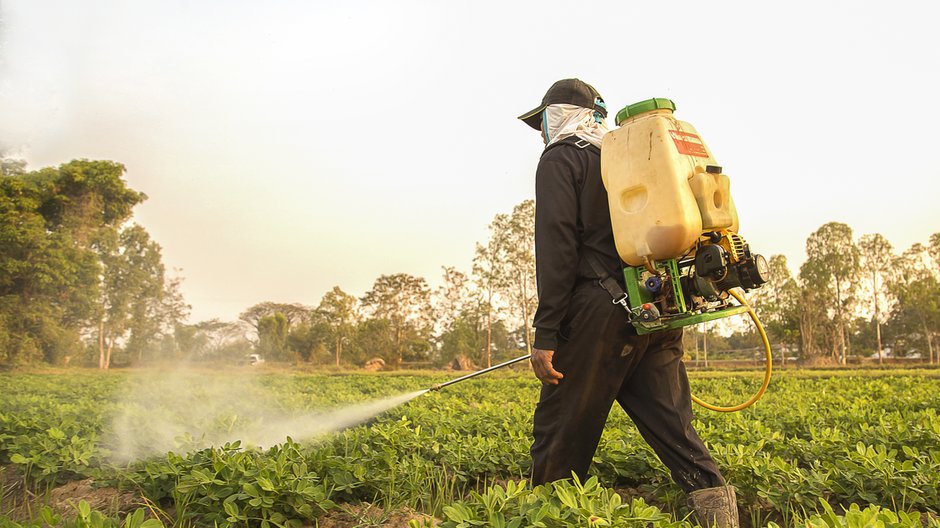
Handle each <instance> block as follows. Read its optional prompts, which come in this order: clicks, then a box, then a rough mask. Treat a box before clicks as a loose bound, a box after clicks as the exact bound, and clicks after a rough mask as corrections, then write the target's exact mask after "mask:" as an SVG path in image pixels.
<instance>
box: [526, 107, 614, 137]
mask: <svg viewBox="0 0 940 528" xmlns="http://www.w3.org/2000/svg"><path fill="white" fill-rule="evenodd" d="M542 121H543V123H542V127H543V129H542V130H543V133H545V131H546V128H545V127H547V136H548V141H546V142H545V146H546V147H547V146H549V145H551V144H552V143H557V142H559V141H561V140H562V139H565V138H567V137H571V136H578V137H579V138H581V139H583V140H585V141H587V142H588V143H590V144H592V145H594V146H595V147H597V148H600V147H601V139H603V137H604V134H606V133H607V132H608V129H607V123H605V122H604V120H603V119H601V122H600V123H598V122H597V121H595V120H594V110H593V109H591V108H584V107H581V106H576V105H570V104H553V105H548V106H547V107H545V110H544V113H543V114H542Z"/></svg>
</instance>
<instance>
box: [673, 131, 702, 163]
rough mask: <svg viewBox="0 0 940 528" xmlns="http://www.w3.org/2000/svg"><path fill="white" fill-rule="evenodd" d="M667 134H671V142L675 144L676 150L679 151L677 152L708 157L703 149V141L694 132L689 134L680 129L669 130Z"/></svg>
mask: <svg viewBox="0 0 940 528" xmlns="http://www.w3.org/2000/svg"><path fill="white" fill-rule="evenodd" d="M669 135H670V136H672V142H673V143H675V144H676V150H678V151H679V154H685V155H687V156H696V157H699V158H707V157H708V151H707V150H705V143H703V142H702V138H700V137H698V136H696V135H695V134H689V133H688V132H683V131H681V130H670V131H669Z"/></svg>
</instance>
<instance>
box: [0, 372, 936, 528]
mask: <svg viewBox="0 0 940 528" xmlns="http://www.w3.org/2000/svg"><path fill="white" fill-rule="evenodd" d="M238 375H240V374H237V375H235V376H236V379H235V382H236V383H238V387H239V390H240V391H242V392H246V393H250V394H251V397H252V398H255V399H257V398H266V401H267V403H266V405H267V406H268V408H271V409H276V410H277V411H278V412H280V413H287V414H289V415H291V416H300V417H307V416H310V418H309V419H311V420H315V419H316V416H315V415H313V414H309V413H314V412H318V411H321V410H323V409H326V408H341V407H342V406H343V405H346V404H348V403H353V402H357V401H363V400H373V399H376V398H381V397H384V396H389V395H394V394H398V393H403V392H408V391H413V390H415V389H419V388H421V387H427V386H429V385H431V384H432V383H435V382H438V381H441V380H442V379H443V378H442V376H434V375H428V376H425V375H422V376H386V375H347V376H339V375H333V376H323V375H283V374H281V375H264V376H260V377H254V378H252V379H251V380H248V379H238V378H237V376H238ZM759 381H760V380H759V376H758V375H754V374H753V373H743V374H741V375H738V376H701V377H695V378H693V381H692V383H693V390H694V391H695V393H696V394H698V395H700V396H701V397H703V398H705V399H707V400H709V401H714V402H718V403H733V402H737V401H741V400H742V399H744V398H746V397H747V396H748V395H749V394H750V393H752V392H753V390H754V389H755V388H756V386H757V384H758V383H759ZM133 383H144V382H143V381H141V380H140V379H138V378H135V377H133V376H120V375H118V376H115V375H109V376H104V377H99V376H89V375H81V374H80V375H25V376H24V375H9V374H5V375H0V464H4V465H11V466H13V467H15V468H17V469H18V470H19V472H20V473H22V474H23V475H25V478H26V479H27V480H28V482H29V484H30V485H31V486H32V487H33V488H34V489H38V490H40V491H41V490H42V489H48V488H49V487H52V486H55V485H57V484H59V483H62V482H65V481H68V480H72V479H76V478H84V477H88V476H90V477H93V478H94V479H95V480H96V481H97V482H99V483H100V484H109V485H113V486H116V487H121V488H126V489H133V490H135V491H137V492H138V493H140V494H141V495H143V496H144V497H146V498H147V499H149V500H150V501H152V502H153V503H154V504H156V505H158V506H159V507H163V508H166V509H167V510H172V511H175V516H176V519H177V521H178V522H180V523H188V524H195V525H203V524H212V525H217V526H246V525H247V526H260V525H266V526H297V525H300V524H303V523H306V524H310V523H312V522H315V520H316V519H317V518H318V517H319V516H321V515H323V514H324V512H326V511H329V510H331V509H334V508H336V507H337V506H338V505H344V504H357V503H360V502H368V503H377V504H380V505H382V506H383V507H384V508H386V509H394V508H404V507H407V508H411V509H414V510H417V511H418V512H423V513H426V514H428V515H431V516H434V517H437V518H439V519H444V520H445V522H458V521H457V519H456V518H455V516H458V517H459V515H458V514H459V513H460V512H464V513H466V512H465V511H464V510H466V509H467V508H469V510H468V511H470V512H471V513H472V515H473V517H472V518H471V519H467V520H461V521H459V522H469V521H470V520H474V521H479V520H480V519H478V518H477V517H476V515H477V514H479V515H483V513H486V515H490V513H491V512H489V511H488V510H486V509H483V510H479V507H478V503H480V502H484V503H486V502H487V501H489V502H490V503H492V501H495V500H497V497H495V496H491V495H492V494H497V495H498V494H499V493H504V494H507V493H509V494H510V495H512V496H513V497H517V498H514V499H512V500H509V499H506V501H508V502H506V504H512V505H513V506H512V508H516V509H515V510H512V511H513V512H514V513H510V512H509V510H506V511H505V512H503V514H502V515H503V517H505V522H506V523H507V526H508V525H511V524H508V523H511V522H512V521H513V519H519V518H523V517H524V518H525V519H528V520H526V521H519V522H522V525H525V523H526V522H531V518H530V517H525V516H531V515H535V513H533V511H531V510H532V509H535V510H540V509H541V508H543V507H546V508H549V510H551V512H554V511H555V510H553V509H552V508H553V507H551V506H547V505H548V504H555V503H552V502H550V501H549V502H546V501H548V499H549V497H548V495H550V496H551V497H554V498H553V499H552V500H554V501H556V502H557V501H560V500H562V499H561V496H562V495H564V494H565V493H566V492H563V491H558V489H554V488H547V490H548V491H546V489H539V488H537V489H536V490H529V489H528V488H525V489H520V488H513V489H511V490H510V489H509V486H510V484H508V482H515V481H519V480H523V479H525V478H526V476H527V474H528V471H529V464H530V459H529V455H528V449H529V445H530V444H531V433H530V429H531V425H530V423H531V413H532V410H533V407H534V402H535V400H536V399H537V394H538V384H537V382H535V381H534V380H533V379H532V378H531V377H530V376H519V375H498V376H493V377H490V378H485V379H480V380H472V381H468V382H466V383H462V384H458V385H454V386H452V387H448V388H447V389H445V390H443V391H440V392H435V393H429V394H426V395H424V396H421V397H419V398H417V399H415V400H413V401H411V402H409V403H407V404H405V405H402V406H400V407H398V408H395V409H392V410H391V411H389V412H387V413H385V414H383V415H382V416H380V417H378V418H376V419H374V420H371V421H370V422H368V423H366V424H363V425H360V426H358V427H352V428H349V429H346V430H344V431H341V432H338V433H332V434H326V435H322V436H318V437H315V438H296V439H293V440H292V439H288V438H285V439H284V441H283V442H281V443H280V444H279V445H277V446H275V447H273V448H270V449H257V448H253V447H252V446H250V445H247V444H245V443H241V442H238V441H235V440H233V441H231V442H228V443H225V444H222V445H220V446H218V447H204V446H202V445H200V442H199V438H194V437H191V436H189V437H187V436H182V437H180V438H178V439H177V444H176V445H175V447H174V448H173V450H172V451H173V452H171V453H164V454H162V455H157V456H154V457H151V458H148V459H145V460H140V461H137V462H134V463H132V464H129V465H128V464H124V463H120V464H119V463H116V462H115V461H113V459H112V456H111V455H112V454H113V453H114V452H115V450H116V449H117V448H116V445H115V443H114V442H115V440H114V435H113V432H112V431H110V429H109V428H110V425H111V423H112V422H113V421H114V418H115V417H116V416H118V415H125V414H127V413H128V409H130V410H131V419H129V420H127V422H126V423H128V424H131V425H132V427H133V428H136V429H140V430H139V431H138V432H139V433H141V434H139V435H138V436H139V437H140V438H142V439H144V440H143V441H146V439H148V438H152V436H153V435H156V434H158V433H159V431H157V430H150V429H148V427H154V424H153V422H154V421H155V420H154V419H153V418H154V417H155V416H157V413H158V412H159V411H158V409H156V408H155V406H149V407H148V405H142V404H141V402H140V401H138V400H139V395H140V394H141V391H140V390H133V391H131V390H130V389H129V388H128V386H129V385H130V384H133ZM129 391H130V392H129ZM156 392H159V391H155V393H154V394H152V395H151V394H150V393H147V392H144V394H147V395H148V396H147V397H152V398H155V399H157V398H160V397H162V396H160V395H159V394H156ZM135 394H136V396H135ZM937 394H940V379H938V378H936V377H935V376H933V375H932V373H929V372H925V373H918V372H904V373H900V374H891V373H885V374H882V375H872V374H871V372H864V373H861V374H858V375H856V374H854V373H852V372H851V371H849V372H846V373H841V374H838V375H833V374H828V375H820V374H819V373H812V374H811V375H801V374H796V375H794V374H790V373H787V374H785V375H782V376H778V377H777V378H775V379H774V382H773V384H772V385H771V388H770V389H769V390H768V393H767V394H766V396H765V397H764V399H763V400H761V401H760V402H759V403H758V404H757V405H755V406H754V407H752V408H750V409H748V410H747V411H744V412H741V413H732V414H721V413H712V412H709V411H704V410H697V411H696V413H697V417H698V419H697V420H696V423H695V426H696V428H697V430H698V431H699V433H700V434H701V436H702V437H703V438H705V439H706V441H707V443H708V444H709V445H710V447H711V449H712V452H713V455H714V457H715V459H716V461H717V462H718V464H719V466H720V467H721V468H722V471H723V472H724V474H725V476H726V478H727V479H728V480H729V482H731V483H732V484H734V485H735V486H736V487H737V488H738V491H739V505H740V506H741V508H742V511H743V513H744V515H745V516H749V517H750V520H751V522H752V524H755V525H757V524H759V525H766V524H767V523H769V522H776V523H780V524H782V525H793V524H794V523H798V522H804V521H805V522H810V521H812V519H814V517H813V516H814V515H815V516H818V517H819V518H820V519H823V518H825V516H826V515H827V510H826V509H825V506H826V505H830V504H831V505H834V506H835V509H836V511H840V512H841V511H843V509H845V510H846V511H847V513H846V514H845V515H843V516H842V517H841V518H842V519H843V520H845V519H849V518H850V517H852V515H854V514H852V510H851V505H852V504H860V505H862V506H861V510H859V511H860V512H869V513H870V512H872V511H876V512H877V515H881V516H884V515H888V513H885V512H890V513H891V514H892V515H896V516H897V517H898V519H900V520H898V521H897V522H906V521H904V520H903V519H902V517H903V515H906V514H907V513H910V514H911V515H916V514H927V513H930V514H936V513H937V509H938V505H940V418H938V416H937V411H936V409H937V405H936V403H935V399H936V395H937ZM206 398H207V399H208V398H209V397H208V396H206ZM131 403H133V405H130V404H131ZM176 404H177V405H181V403H179V402H177V403H176ZM226 413H230V414H226ZM263 419H264V416H261V415H259V416H248V417H246V416H244V413H243V412H242V413H240V412H239V409H238V407H237V406H234V407H233V409H231V410H224V412H223V413H222V414H221V415H215V416H207V417H206V421H205V423H202V424H199V425H200V426H201V427H202V429H204V430H205V431H215V430H220V431H222V432H224V431H225V430H230V429H232V428H233V425H237V424H239V423H241V422H243V421H245V420H263ZM305 419H307V418H305ZM591 475H592V477H593V478H592V479H591V480H588V481H587V482H585V483H584V484H583V485H582V484H578V483H573V484H572V485H575V484H576V486H575V488H574V490H573V491H570V490H569V491H568V493H571V494H573V495H572V496H573V497H574V499H576V500H577V501H581V500H582V499H584V500H589V502H590V504H592V506H591V508H589V509H591V510H592V511H593V510H595V509H597V508H600V505H601V502H597V504H595V502H596V501H601V499H603V501H602V502H603V504H605V505H607V506H606V507H608V509H610V515H609V517H610V519H608V521H607V522H611V523H614V522H615V521H614V520H613V519H614V518H615V517H618V516H623V517H624V518H629V517H630V516H631V515H634V514H636V515H639V514H638V513H637V512H635V511H634V510H635V509H636V508H639V509H640V510H642V509H643V508H648V507H652V506H655V507H656V508H657V509H658V511H659V512H660V513H661V512H664V511H665V512H670V514H671V515H672V516H673V517H670V518H671V519H682V517H683V516H685V515H687V514H688V510H687V509H686V508H685V505H684V503H685V499H684V496H683V495H682V493H681V491H680V490H679V489H678V488H677V487H676V486H675V485H674V484H673V483H672V481H671V478H670V477H669V475H668V472H667V470H666V469H665V467H663V465H662V464H661V463H660V462H659V460H658V459H657V457H656V455H655V454H654V453H653V452H652V451H651V450H650V448H649V447H648V446H647V445H646V443H645V442H644V441H643V440H642V438H641V437H640V436H639V433H638V431H637V430H636V428H635V427H634V426H633V425H632V424H631V423H630V421H629V419H628V418H627V417H626V416H625V414H624V413H623V412H622V411H621V410H619V409H614V410H612V412H611V415H610V418H609V421H608V427H607V429H606V431H605V434H604V436H603V437H602V440H601V444H600V446H599V448H598V451H597V454H596V456H595V463H594V466H593V468H592V472H591ZM504 483H505V484H504ZM494 484H495V485H494ZM589 484H590V486H589ZM513 486H514V485H513ZM578 486H580V488H578ZM500 488H501V489H502V490H503V491H502V492H499V491H497V490H498V489H500ZM588 488H589V489H590V490H591V493H590V494H588V493H586V492H585V489H588ZM565 489H568V488H565ZM601 490H604V491H601ZM510 491H511V492H512V493H510ZM615 492H616V493H615ZM546 493H547V494H548V495H546V496H544V497H543V496H542V495H543V494H546ZM611 493H613V494H616V495H617V496H618V497H620V496H621V495H622V496H624V497H629V498H628V499H624V500H623V501H622V502H621V503H620V504H619V505H616V507H614V505H613V501H616V500H619V499H614V498H613V495H611ZM588 495H590V497H588ZM486 497H490V498H486ZM523 497H524V498H525V500H524V501H523V500H522V498H523ZM539 497H542V498H539ZM635 497H644V498H645V502H642V503H636V502H635V501H633V498H635ZM500 500H502V499H500ZM520 501H521V502H520ZM604 501H606V502H604ZM474 504H477V506H474ZM560 504H561V506H558V507H559V510H558V513H557V515H558V516H566V515H574V513H573V512H574V510H573V509H572V508H571V507H570V505H569V504H567V503H564V502H562V503H560ZM527 505H528V506H527ZM533 505H538V507H537V508H536V507H535V506H533ZM595 506H596V507H595ZM873 508H874V509H873ZM597 511H601V510H597ZM644 511H645V510H644ZM473 512H476V513H473ZM481 512H482V513H481ZM618 512H619V513H618ZM626 512H632V513H630V515H627V513H626ZM0 514H3V511H0ZM546 515H547V514H546ZM551 515H556V514H555V513H551ZM605 515H607V514H605ZM866 515H868V514H866ZM519 516H523V517H519ZM600 517H604V516H603V515H601V516H600ZM546 518H548V517H546ZM879 518H880V517H879ZM487 519H489V518H488V517H487ZM553 519H554V517H553ZM570 520H571V519H567V520H565V518H562V517H559V518H558V519H554V520H552V521H551V522H550V523H549V524H547V525H549V526H556V525H557V526H561V525H565V524H564V522H568V521H570ZM486 522H489V521H486ZM572 522H573V521H572ZM591 522H602V521H598V520H594V521H591ZM617 522H619V521H617ZM656 522H667V520H662V521H656ZM668 522H680V521H668ZM812 522H816V521H812ZM819 522H822V521H819ZM840 522H842V521H840ZM845 522H849V521H845ZM853 522H854V521H853ZM892 522H894V521H892ZM552 523H556V524H552ZM557 523H561V524H557ZM582 525H583V524H582ZM598 525H601V524H598ZM614 525H616V524H614ZM818 525H819V526H827V525H825V524H818ZM664 526H665V525H664ZM814 526H816V525H814ZM833 526H835V525H833ZM898 526H900V525H898Z"/></svg>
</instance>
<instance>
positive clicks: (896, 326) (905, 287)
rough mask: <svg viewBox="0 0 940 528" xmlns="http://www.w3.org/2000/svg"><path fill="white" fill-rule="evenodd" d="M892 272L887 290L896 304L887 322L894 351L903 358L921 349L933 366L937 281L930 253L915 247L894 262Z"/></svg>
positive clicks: (939, 297)
mask: <svg viewBox="0 0 940 528" xmlns="http://www.w3.org/2000/svg"><path fill="white" fill-rule="evenodd" d="M892 269H893V270H894V273H893V274H892V275H891V278H890V280H889V281H888V290H889V291H890V292H891V294H892V295H893V296H894V298H895V299H896V300H897V303H896V304H895V306H894V309H893V310H892V312H891V319H890V323H891V326H892V329H893V331H894V334H895V339H894V348H895V350H896V352H897V353H898V355H905V354H906V353H907V350H908V349H909V348H914V347H918V346H923V348H924V349H926V350H927V355H928V358H929V361H930V362H931V363H933V362H934V357H935V354H934V338H935V337H936V336H937V335H938V333H940V281H938V278H937V275H936V274H935V272H934V269H933V266H932V264H931V259H930V257H929V250H928V249H927V248H925V247H924V246H923V245H921V244H914V245H913V246H911V247H910V248H909V249H908V250H907V251H905V252H904V253H903V254H902V255H901V256H900V257H899V258H897V259H896V260H895V262H894V265H893V266H892ZM937 360H938V361H940V352H938V354H937Z"/></svg>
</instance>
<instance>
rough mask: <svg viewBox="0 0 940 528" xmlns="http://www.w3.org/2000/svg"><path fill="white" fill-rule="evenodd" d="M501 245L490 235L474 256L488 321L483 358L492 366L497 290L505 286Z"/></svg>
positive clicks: (483, 307)
mask: <svg viewBox="0 0 940 528" xmlns="http://www.w3.org/2000/svg"><path fill="white" fill-rule="evenodd" d="M499 245H500V244H499V241H497V240H496V239H495V238H494V237H492V236H490V239H489V240H488V241H487V243H486V245H485V246H483V245H481V244H479V243H477V245H476V251H475V252H474V256H473V281H474V284H476V286H477V288H478V289H479V290H480V293H481V295H482V299H481V308H482V310H483V312H484V314H485V317H484V320H485V322H486V350H485V354H484V355H483V357H482V358H481V360H482V363H483V364H485V365H486V366H487V367H490V366H492V357H493V326H494V325H495V324H496V322H497V320H496V317H495V313H496V304H495V303H496V300H497V297H498V293H497V292H499V291H500V290H501V289H502V288H503V276H502V274H501V273H500V271H499V269H500V268H499V256H498V255H499Z"/></svg>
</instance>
